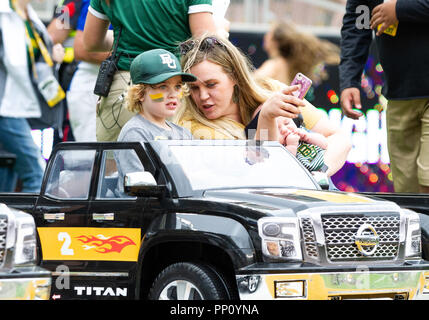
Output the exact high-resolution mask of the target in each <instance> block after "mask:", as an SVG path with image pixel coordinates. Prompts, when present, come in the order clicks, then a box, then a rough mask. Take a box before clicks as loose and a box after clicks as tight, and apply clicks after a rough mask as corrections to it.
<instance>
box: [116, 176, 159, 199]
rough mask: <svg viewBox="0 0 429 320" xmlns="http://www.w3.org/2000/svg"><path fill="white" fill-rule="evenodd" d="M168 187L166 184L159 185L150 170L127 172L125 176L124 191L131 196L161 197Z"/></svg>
mask: <svg viewBox="0 0 429 320" xmlns="http://www.w3.org/2000/svg"><path fill="white" fill-rule="evenodd" d="M166 189H167V187H166V186H165V185H157V183H156V180H155V178H154V177H153V175H152V174H151V173H150V172H148V171H142V172H131V173H127V174H126V175H125V177H124V191H125V192H126V193H127V194H128V195H130V196H137V197H161V196H162V195H163V194H164V192H165V190H166Z"/></svg>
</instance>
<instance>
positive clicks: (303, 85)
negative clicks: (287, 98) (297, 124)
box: [290, 73, 313, 99]
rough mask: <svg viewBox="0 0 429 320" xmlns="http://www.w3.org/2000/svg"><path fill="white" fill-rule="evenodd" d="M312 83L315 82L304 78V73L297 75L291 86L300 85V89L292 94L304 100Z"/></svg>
mask: <svg viewBox="0 0 429 320" xmlns="http://www.w3.org/2000/svg"><path fill="white" fill-rule="evenodd" d="M312 83H313V82H312V81H311V80H310V79H309V78H308V77H306V76H304V75H303V74H302V73H297V74H296V76H295V78H294V79H293V81H292V83H291V84H290V85H291V86H295V85H299V86H300V88H299V90H296V91H294V92H292V94H293V95H294V96H295V97H297V98H299V99H304V97H305V95H306V94H307V92H308V90H309V89H310V87H311V85H312Z"/></svg>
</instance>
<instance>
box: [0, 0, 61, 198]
mask: <svg viewBox="0 0 429 320" xmlns="http://www.w3.org/2000/svg"><path fill="white" fill-rule="evenodd" d="M0 51H1V52H2V55H1V58H0V59H1V61H0V65H1V67H0V143H1V144H2V148H3V149H4V150H6V151H7V152H10V153H13V154H15V155H16V162H15V165H14V167H13V171H14V177H11V176H9V177H6V179H8V180H7V186H4V188H5V189H4V190H2V191H14V190H15V188H16V181H17V179H16V177H17V178H18V179H19V180H20V181H21V183H22V189H21V191H23V192H38V191H39V190H40V186H41V182H42V178H43V172H44V166H45V162H44V160H43V158H42V156H41V152H40V149H39V148H38V147H37V146H36V144H35V143H34V140H33V137H32V134H31V128H30V126H29V124H28V122H27V120H26V118H40V116H41V103H47V102H48V100H49V99H57V100H58V99H59V98H58V97H57V96H55V97H52V96H51V95H50V92H49V91H48V92H47V91H41V90H42V89H40V90H39V87H41V88H43V87H45V86H46V85H47V87H48V88H51V89H57V91H55V90H54V91H53V92H54V93H55V94H58V92H59V90H58V88H59V84H58V82H56V81H54V79H55V78H54V77H53V60H52V42H51V38H50V36H49V34H48V32H47V30H46V28H45V26H44V24H43V23H42V21H40V19H39V18H38V17H37V14H36V13H35V11H34V10H33V8H32V7H31V5H30V1H29V0H12V1H1V2H0ZM48 81H49V82H50V85H48V84H49V82H48ZM49 101H51V100H49ZM3 174H5V172H3ZM3 178H5V177H4V176H3V177H2V179H3Z"/></svg>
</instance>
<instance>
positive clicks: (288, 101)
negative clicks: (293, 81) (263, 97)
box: [259, 86, 305, 119]
mask: <svg viewBox="0 0 429 320" xmlns="http://www.w3.org/2000/svg"><path fill="white" fill-rule="evenodd" d="M298 89H299V86H290V87H289V86H288V87H286V88H285V89H283V90H282V91H280V92H276V93H274V94H273V95H272V96H271V97H270V98H268V99H267V101H265V102H264V103H263V104H262V109H261V113H260V114H259V117H264V118H266V119H274V118H276V117H279V116H282V117H287V118H296V117H297V116H298V114H299V113H300V111H299V109H298V107H300V106H305V103H304V101H303V100H301V99H298V98H297V97H295V96H293V95H292V92H294V91H296V90H298Z"/></svg>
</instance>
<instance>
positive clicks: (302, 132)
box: [294, 128, 309, 143]
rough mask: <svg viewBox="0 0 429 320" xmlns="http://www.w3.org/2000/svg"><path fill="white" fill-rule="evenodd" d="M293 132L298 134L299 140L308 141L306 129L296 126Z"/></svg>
mask: <svg viewBox="0 0 429 320" xmlns="http://www.w3.org/2000/svg"><path fill="white" fill-rule="evenodd" d="M294 133H295V134H296V135H298V136H299V138H300V140H302V141H304V142H307V143H308V139H309V134H308V131H305V130H304V129H300V128H297V129H296V130H295V131H294Z"/></svg>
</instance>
